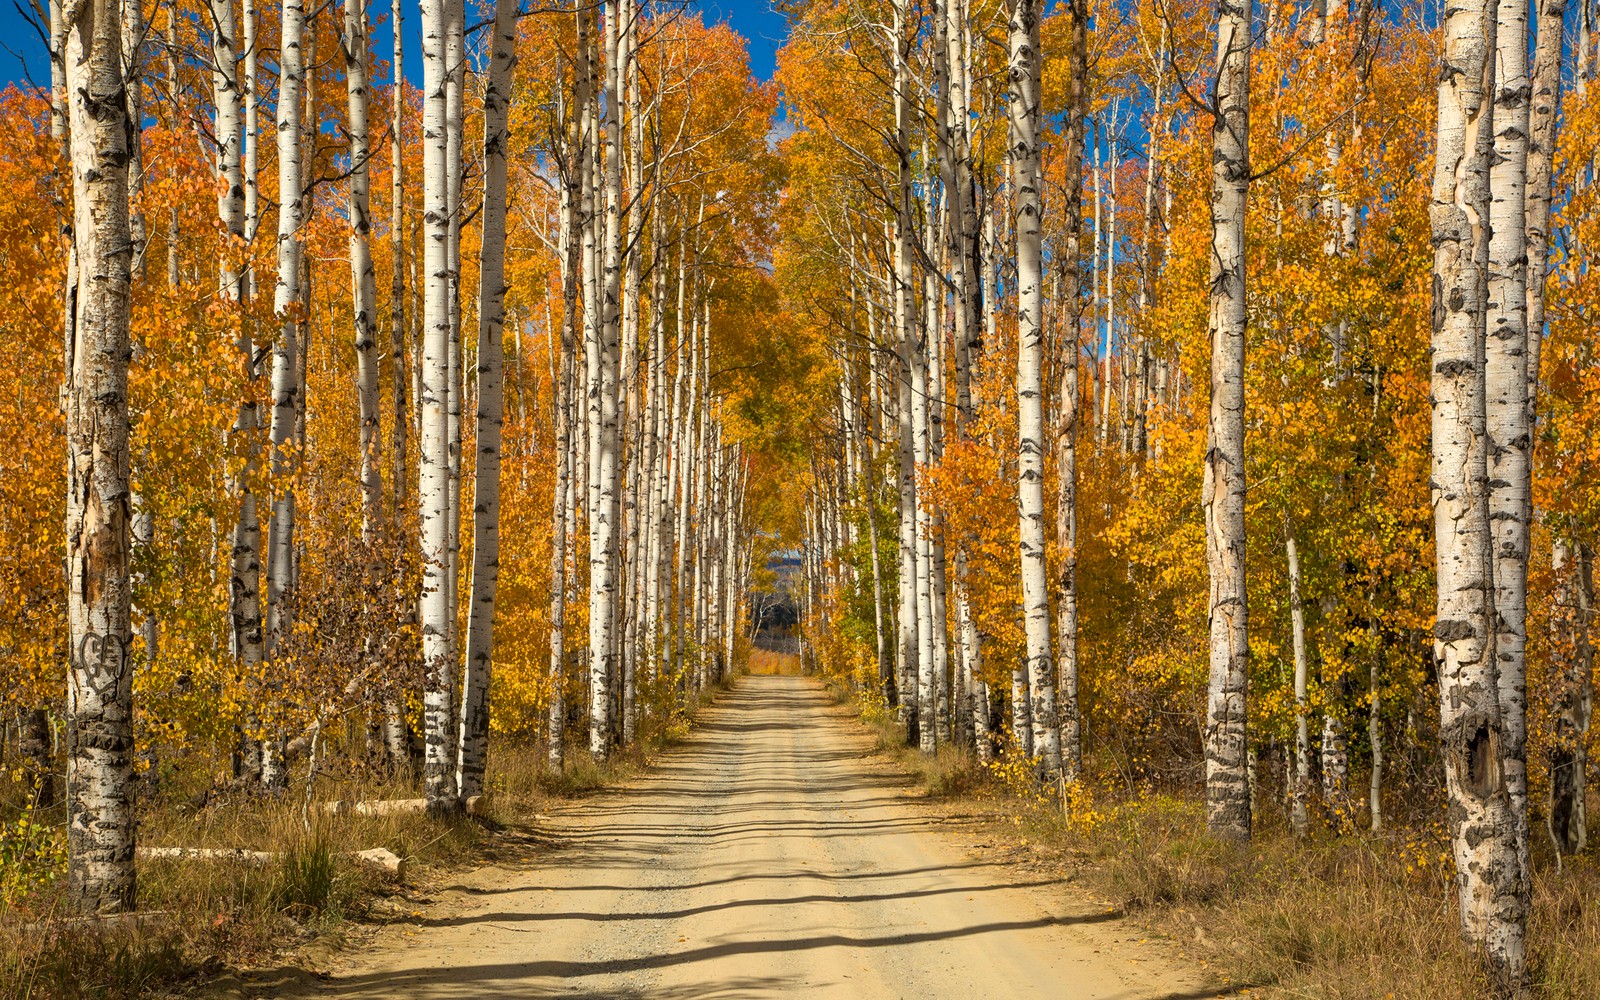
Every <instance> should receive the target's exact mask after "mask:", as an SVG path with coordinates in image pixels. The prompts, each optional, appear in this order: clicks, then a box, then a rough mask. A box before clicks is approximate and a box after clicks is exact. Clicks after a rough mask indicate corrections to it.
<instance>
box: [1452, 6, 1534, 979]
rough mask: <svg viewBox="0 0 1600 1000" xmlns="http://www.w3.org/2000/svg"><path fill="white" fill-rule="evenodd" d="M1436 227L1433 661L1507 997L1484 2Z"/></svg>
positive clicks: (1512, 929)
mask: <svg viewBox="0 0 1600 1000" xmlns="http://www.w3.org/2000/svg"><path fill="white" fill-rule="evenodd" d="M1441 28H1442V31H1443V35H1444V42H1443V49H1442V67H1441V68H1442V70H1443V72H1441V74H1440V76H1439V87H1438V116H1437V120H1436V121H1437V153H1436V159H1435V164H1434V175H1433V191H1432V201H1431V204H1430V206H1429V221H1430V225H1431V228H1432V231H1433V247H1434V252H1433V289H1434V294H1433V300H1434V309H1433V371H1432V392H1431V399H1432V411H1433V413H1432V427H1433V449H1432V451H1433V457H1432V470H1433V471H1432V498H1433V512H1434V532H1435V545H1436V549H1437V561H1436V577H1437V581H1438V583H1437V587H1438V592H1437V605H1436V621H1435V625H1434V659H1435V661H1436V664H1437V668H1438V672H1439V699H1440V702H1439V722H1440V742H1441V744H1442V748H1443V756H1444V771H1445V790H1446V793H1447V795H1448V797H1449V801H1450V811H1449V831H1450V836H1451V845H1452V852H1453V854H1454V856H1455V865H1456V889H1457V895H1458V902H1459V910H1458V915H1459V919H1460V922H1461V930H1462V935H1463V937H1464V938H1465V939H1466V940H1467V941H1468V942H1469V943H1470V944H1471V945H1472V946H1474V947H1476V948H1478V949H1481V952H1482V954H1483V957H1484V961H1485V964H1486V965H1487V967H1488V970H1489V973H1490V977H1491V979H1492V980H1494V981H1495V985H1496V988H1497V989H1498V990H1499V991H1502V992H1508V993H1515V992H1518V991H1520V989H1521V988H1522V983H1523V981H1524V976H1525V973H1526V960H1527V958H1526V953H1527V945H1526V939H1525V934H1526V919H1527V917H1526V913H1527V909H1526V907H1527V883H1526V879H1525V878H1524V873H1523V872H1522V870H1521V862H1520V852H1519V850H1518V838H1517V821H1516V818H1515V814H1514V812H1513V807H1512V802H1511V796H1510V792H1509V790H1508V788H1507V785H1506V777H1505V773H1504V764H1503V748H1504V746H1505V732H1504V729H1503V722H1502V719H1501V706H1500V699H1499V671H1498V669H1497V663H1496V659H1495V646H1494V643H1495V637H1494V624H1493V616H1494V576H1493V573H1494V568H1493V554H1492V544H1493V541H1492V536H1491V534H1490V528H1489V497H1488V491H1487V488H1486V482H1487V477H1488V468H1487V455H1486V450H1487V438H1486V428H1485V423H1486V419H1487V417H1486V413H1487V403H1486V397H1485V386H1484V360H1483V358H1484V354H1483V352H1484V350H1485V344H1484V340H1485V332H1486V330H1485V315H1484V314H1485V303H1486V300H1487V290H1486V271H1487V265H1488V257H1489V248H1488V240H1489V232H1488V225H1489V217H1490V216H1489V170H1490V161H1491V159H1492V157H1493V153H1494V135H1493V107H1492V105H1491V101H1492V100H1493V91H1494V71H1493V61H1492V59H1493V50H1494V44H1495V35H1496V29H1495V20H1494V18H1493V17H1491V16H1490V11H1489V7H1488V4H1487V3H1486V2H1485V0H1466V2H1464V3H1462V4H1460V5H1459V6H1456V7H1452V8H1451V9H1449V10H1447V11H1446V12H1445V13H1444V18H1443V22H1442V25H1441Z"/></svg>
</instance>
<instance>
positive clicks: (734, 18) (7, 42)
mask: <svg viewBox="0 0 1600 1000" xmlns="http://www.w3.org/2000/svg"><path fill="white" fill-rule="evenodd" d="M405 3H406V6H405V15H406V41H407V45H406V63H407V68H408V69H409V70H411V71H412V72H409V73H407V76H412V75H413V74H415V73H419V72H420V69H421V66H422V58H421V52H420V51H419V49H418V45H419V44H420V43H419V41H418V39H417V35H416V30H417V24H418V20H419V14H418V4H417V0H405ZM19 6H20V7H23V8H26V7H28V6H30V3H29V0H17V2H16V3H15V4H14V3H12V2H11V0H0V86H4V85H5V84H7V83H11V82H18V83H21V82H23V81H25V80H27V79H28V78H29V77H30V76H31V77H32V79H33V80H34V81H35V82H37V83H43V82H44V81H45V80H46V79H47V78H48V76H49V69H48V65H49V64H48V62H47V61H46V59H45V53H44V43H43V42H42V41H41V40H40V38H39V36H38V34H37V33H36V32H35V31H34V29H33V28H32V27H31V26H30V25H29V23H28V22H27V20H26V19H24V18H23V16H22V14H21V13H19V12H18V7H19ZM476 6H477V3H476V0H468V7H469V8H475V7H476ZM695 6H696V7H697V8H699V10H700V12H701V14H702V15H703V16H704V17H705V19H706V20H707V21H708V22H718V21H727V22H728V23H729V24H730V25H732V26H733V29H734V30H735V31H737V32H739V34H741V35H743V36H744V37H745V38H746V39H748V40H749V42H750V68H751V70H752V71H753V72H754V73H755V74H756V75H757V76H759V77H761V78H763V79H768V78H770V77H771V76H772V67H773V58H774V55H775V54H776V53H777V50H778V46H779V45H780V44H782V40H783V36H784V34H785V33H786V32H787V30H788V21H787V19H785V18H784V16H783V15H782V14H779V13H778V12H776V11H774V10H773V9H772V0H695ZM388 10H389V3H388V0H374V2H373V4H372V15H373V19H374V20H375V21H378V20H380V19H381V23H379V24H377V25H376V26H375V27H374V29H373V33H372V34H373V38H372V43H373V48H374V50H375V51H376V52H378V53H386V52H388V51H389V48H390V38H391V35H390V34H389V30H390V29H389V17H388ZM468 19H469V20H473V19H475V18H474V15H472V14H469V15H468Z"/></svg>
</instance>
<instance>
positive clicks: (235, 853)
mask: <svg viewBox="0 0 1600 1000" xmlns="http://www.w3.org/2000/svg"><path fill="white" fill-rule="evenodd" d="M136 853H137V855H138V856H139V857H141V858H146V859H149V860H169V861H234V862H238V863H241V864H250V865H270V864H276V863H277V862H278V859H279V858H281V857H283V855H282V854H281V853H278V852H275V851H246V850H243V849H242V848H233V847H141V848H139V849H138V851H137V852H136ZM340 856H341V857H348V858H352V859H354V860H355V862H356V863H357V864H359V865H362V866H365V867H367V868H373V869H377V870H379V871H383V872H387V873H388V874H390V875H393V876H394V877H395V878H399V879H403V878H405V877H406V860H405V859H404V858H402V857H400V856H398V855H396V854H395V853H394V852H393V851H390V850H389V849H388V848H385V847H370V848H368V849H367V850H364V851H344V852H341V854H340Z"/></svg>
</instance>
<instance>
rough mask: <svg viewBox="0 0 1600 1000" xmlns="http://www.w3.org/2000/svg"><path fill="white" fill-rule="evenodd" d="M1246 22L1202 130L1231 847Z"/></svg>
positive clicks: (1221, 748) (1213, 563) (1216, 820)
mask: <svg viewBox="0 0 1600 1000" xmlns="http://www.w3.org/2000/svg"><path fill="white" fill-rule="evenodd" d="M1250 21H1251V0H1244V2H1243V3H1242V4H1240V3H1233V2H1230V3H1225V4H1222V5H1220V6H1219V7H1218V8H1217V21H1216V36H1217V37H1216V52H1217V79H1216V87H1215V94H1216V98H1215V100H1216V106H1215V109H1214V118H1213V124H1212V130H1211V139H1212V145H1213V149H1214V155H1213V157H1212V185H1211V282H1210V287H1211V306H1210V310H1211V316H1210V335H1211V416H1210V423H1209V425H1208V431H1207V454H1206V462H1205V483H1204V490H1203V497H1202V500H1203V503H1204V506H1205V521H1206V555H1207V562H1208V564H1209V566H1210V576H1211V594H1210V615H1211V672H1210V674H1211V676H1210V684H1209V690H1208V696H1207V707H1206V721H1205V751H1206V805H1207V820H1206V825H1207V827H1208V829H1209V830H1210V831H1211V833H1212V834H1213V835H1215V836H1218V837H1223V838H1226V839H1231V840H1247V839H1249V837H1250V781H1249V776H1248V774H1247V766H1248V761H1247V756H1248V746H1249V742H1248V737H1247V734H1246V732H1245V699H1246V695H1247V691H1248V686H1249V673H1248V666H1249V654H1250V651H1249V646H1248V644H1247V639H1246V635H1247V630H1246V626H1247V603H1246V598H1245V516H1244V515H1245V476H1244V473H1245V467H1244V404H1245V395H1244V370H1245V327H1246V311H1245V307H1246V292H1245V202H1246V198H1247V196H1248V191H1249V184H1250V161H1249V151H1248V139H1249V128H1250V124H1249V79H1250V65H1249V51H1250Z"/></svg>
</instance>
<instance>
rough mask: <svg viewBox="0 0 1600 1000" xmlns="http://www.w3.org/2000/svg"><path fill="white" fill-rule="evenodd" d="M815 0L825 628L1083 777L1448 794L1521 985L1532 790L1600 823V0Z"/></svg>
mask: <svg viewBox="0 0 1600 1000" xmlns="http://www.w3.org/2000/svg"><path fill="white" fill-rule="evenodd" d="M787 9H788V10H789V11H790V12H791V15H792V17H793V18H794V30H793V32H792V35H791V38H790V40H789V42H788V43H787V45H786V47H785V49H784V50H783V52H782V53H780V58H779V80H780V82H782V83H783V85H784V87H785V96H786V98H787V100H788V101H789V103H790V114H791V117H793V118H795V119H797V120H798V122H799V129H798V130H797V132H796V135H795V136H794V137H793V138H792V139H790V140H789V141H788V144H787V145H786V147H785V153H786V155H787V157H788V160H789V170H790V173H789V177H788V182H789V188H788V190H787V192H786V198H785V203H784V207H783V208H782V209H781V210H780V219H781V227H782V234H781V236H780V244H779V250H778V253H779V260H780V267H779V271H778V274H779V280H780V281H781V282H782V283H783V285H784V290H785V293H786V294H787V295H788V296H789V300H790V308H791V309H792V310H793V311H794V312H795V313H796V314H797V315H798V316H800V317H802V318H803V321H804V322H806V323H807V324H808V325H809V327H810V329H811V330H812V331H814V335H815V336H816V337H818V338H819V339H821V340H823V341H824V342H825V343H826V344H827V347H828V350H829V351H830V354H831V357H832V359H833V365H832V367H833V372H834V379H833V380H834V383H835V386H836V388H835V389H833V390H832V391H830V392H829V393H828V394H827V395H826V396H824V397H822V398H821V400H820V402H819V403H818V407H819V409H818V418H817V419H818V421H819V422H821V423H823V424H824V426H825V427H826V430H825V432H821V433H819V434H818V435H817V438H816V447H815V450H814V452H813V454H812V456H811V458H810V478H809V491H808V495H807V509H806V512H805V517H804V526H803V529H804V553H805V559H804V567H805V581H806V586H805V590H804V601H805V614H806V638H807V657H808V662H811V663H813V664H815V665H816V667H817V668H818V669H820V670H822V671H824V672H826V673H829V674H833V675H836V676H839V677H841V678H848V679H850V680H851V682H852V683H853V684H854V686H855V688H856V690H857V691H858V693H859V694H860V696H861V697H862V698H863V699H864V700H865V701H867V702H868V703H870V704H877V705H880V706H884V707H885V708H886V709H892V710H893V711H894V712H895V713H896V714H897V716H898V718H899V719H900V720H902V721H903V722H904V723H905V724H906V727H907V732H908V738H909V739H910V740H911V741H912V742H913V743H915V744H916V745H918V746H920V748H921V749H922V750H923V751H926V752H930V753H931V752H933V751H934V750H935V749H936V748H938V747H939V746H941V745H944V744H947V743H953V744H956V745H959V746H965V747H969V748H971V749H972V750H974V751H975V753H976V754H977V755H978V756H979V757H980V758H981V759H984V760H991V759H994V758H995V757H996V756H1005V757H1008V758H1011V759H1031V760H1033V761H1034V762H1035V763H1034V766H1035V769H1036V775H1037V778H1038V780H1040V781H1042V782H1044V783H1045V785H1046V787H1052V786H1053V787H1056V788H1058V789H1059V790H1060V792H1061V794H1062V797H1063V800H1064V802H1066V803H1067V804H1068V808H1071V807H1072V806H1071V804H1072V803H1074V802H1081V801H1086V799H1085V796H1092V794H1093V789H1094V788H1096V787H1098V788H1100V789H1102V792H1101V794H1105V789H1107V786H1109V788H1110V789H1113V790H1117V792H1118V793H1119V794H1129V793H1132V794H1135V795H1138V794H1142V793H1144V792H1149V791H1154V790H1160V789H1164V788H1191V787H1192V788H1196V789H1198V788H1202V787H1203V789H1204V799H1205V813H1206V825H1207V827H1208V828H1209V830H1210V831H1211V833H1212V834H1213V835H1215V836H1217V837H1221V838H1226V839H1231V840H1245V839H1248V838H1250V837H1251V836H1252V832H1253V830H1254V829H1255V827H1256V826H1258V825H1259V823H1260V821H1261V819H1262V818H1263V816H1264V815H1265V816H1267V817H1269V818H1271V817H1276V818H1277V819H1281V821H1282V822H1284V823H1286V824H1287V825H1288V826H1289V827H1290V828H1291V829H1292V830H1293V831H1294V832H1295V833H1297V834H1299V835H1301V836H1307V835H1309V834H1310V833H1311V832H1312V830H1313V828H1315V827H1317V826H1319V825H1326V826H1328V827H1331V828H1332V829H1333V830H1335V831H1338V830H1349V829H1352V828H1353V827H1354V825H1355V824H1356V823H1358V822H1363V821H1364V822H1365V823H1367V824H1368V825H1370V827H1371V828H1372V829H1373V830H1378V829H1380V828H1381V827H1382V826H1383V824H1384V823H1385V820H1386V818H1389V819H1391V820H1392V819H1394V818H1396V817H1399V818H1400V819H1401V821H1403V822H1418V823H1423V824H1431V823H1434V822H1438V819H1439V818H1441V817H1442V818H1443V821H1444V824H1445V838H1444V839H1445V841H1446V844H1447V847H1448V850H1449V852H1450V855H1451V856H1452V858H1453V864H1454V868H1455V872H1456V881H1455V887H1456V890H1457V898H1458V903H1459V909H1458V914H1459V922H1460V925H1461V930H1462V932H1463V935H1464V937H1465V938H1466V940H1467V941H1468V942H1469V944H1470V945H1471V946H1472V947H1473V948H1475V949H1478V950H1480V952H1481V954H1482V955H1483V957H1484V961H1485V963H1486V966H1487V969H1488V975H1489V977H1490V979H1491V980H1492V981H1493V982H1494V983H1495V984H1496V985H1497V988H1499V989H1501V990H1503V991H1505V992H1506V993H1508V994H1517V993H1521V992H1524V991H1526V990H1527V989H1528V988H1529V982H1530V980H1529V975H1530V972H1529V947H1528V945H1529V942H1528V940H1527V921H1528V913H1529V906H1530V896H1531V891H1532V889H1531V885H1532V874H1531V872H1532V869H1531V864H1532V862H1531V853H1530V852H1531V848H1530V845H1531V842H1532V838H1533V837H1534V836H1535V833H1534V825H1533V820H1534V819H1535V818H1537V819H1541V820H1542V821H1543V825H1544V826H1545V830H1544V831H1543V832H1542V834H1541V836H1542V837H1543V838H1544V839H1547V840H1548V842H1549V843H1550V844H1551V845H1552V847H1553V849H1554V850H1555V851H1557V852H1561V853H1575V852H1578V851H1581V850H1583V849H1584V846H1585V841H1586V829H1587V816H1586V814H1585V801H1584V796H1585V788H1586V781H1585V774H1586V768H1587V759H1588V755H1587V749H1586V748H1587V741H1588V730H1589V715H1590V708H1589V703H1590V700H1591V696H1592V691H1591V687H1592V685H1591V660H1592V657H1591V645H1590V637H1589V628H1590V622H1591V611H1590V608H1591V607H1592V604H1593V583H1592V570H1591V564H1592V559H1593V547H1594V541H1593V539H1594V525H1595V523H1596V521H1595V519H1594V512H1595V506H1594V504H1595V496H1596V494H1595V492H1594V490H1593V481H1592V479H1591V478H1590V477H1591V476H1592V474H1593V471H1592V470H1593V468H1594V465H1593V457H1594V456H1593V447H1592V443H1591V442H1592V431H1593V419H1594V415H1595V412H1596V407H1595V406H1594V398H1595V397H1594V395H1593V392H1592V389H1593V386H1594V373H1595V358H1594V353H1593V344H1592V340H1593V338H1592V336H1590V333H1591V332H1592V328H1591V326H1590V322H1591V320H1590V315H1591V314H1590V304H1589V303H1590V289H1589V285H1590V280H1591V275H1590V269H1589V267H1588V264H1587V257H1586V249H1587V239H1588V235H1587V234H1588V230H1589V229H1590V228H1591V227H1592V226H1593V224H1594V223H1593V214H1592V211H1591V209H1590V200H1591V199H1592V197H1593V195H1592V190H1593V188H1592V184H1591V181H1592V178H1593V163H1594V142H1595V140H1594V138H1593V134H1592V132H1591V131H1590V130H1588V129H1587V123H1588V122H1589V120H1590V119H1591V118H1592V116H1593V114H1594V112H1593V110H1592V108H1591V98H1590V95H1589V87H1590V83H1591V81H1592V79H1593V75H1594V65H1595V40H1594V33H1593V9H1592V4H1589V3H1575V4H1572V5H1571V6H1570V8H1569V6H1568V4H1566V3H1565V2H1561V0H1556V2H1539V3H1536V4H1530V3H1527V2H1520V3H1519V2H1516V0H1505V2H1500V3H1497V4H1486V3H1479V4H1466V5H1457V6H1452V7H1449V8H1448V9H1445V10H1443V12H1442V13H1440V14H1439V15H1438V16H1437V18H1435V17H1434V16H1433V15H1432V13H1430V12H1431V11H1432V8H1425V7H1424V6H1421V5H1401V7H1400V8H1397V9H1392V10H1391V9H1387V8H1381V7H1379V6H1377V5H1374V4H1371V3H1366V2H1360V0H1357V2H1352V3H1350V4H1347V5H1346V4H1341V5H1329V4H1326V3H1323V2H1320V0H1318V2H1312V3H1307V4H1301V3H1280V2H1275V0H1267V2H1263V3H1262V4H1259V5H1258V4H1251V3H1242V4H1241V3H1233V2H1224V3H1219V4H1217V5H1215V6H1214V7H1207V6H1205V5H1202V4H1195V3H1143V2H1122V3H1119V2H1095V0H1069V2H1065V3H1061V4H1056V5H1045V4H1038V3H1034V2H1032V0H1009V2H1005V3H984V2H979V0H970V2H969V0H932V2H929V3H913V2H910V0H883V2H881V3H874V2H865V0H837V2H823V0H817V2H800V3H793V4H789V5H787ZM1424 53H1427V54H1429V58H1427V59H1424V58H1420V56H1421V55H1422V54H1424ZM1423 164H1431V165H1432V168H1433V169H1432V170H1431V171H1428V170H1424V169H1422V165H1423ZM791 262H792V265H793V266H784V265H785V264H790V263H791ZM1360 770H1365V771H1366V772H1367V777H1369V778H1370V780H1369V782H1368V788H1367V793H1366V795H1365V796H1360V795H1358V794H1357V793H1356V792H1355V790H1354V788H1353V787H1352V786H1353V777H1354V774H1358V773H1359V772H1360ZM1319 786H1320V787H1319ZM1363 799H1364V801H1363Z"/></svg>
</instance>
